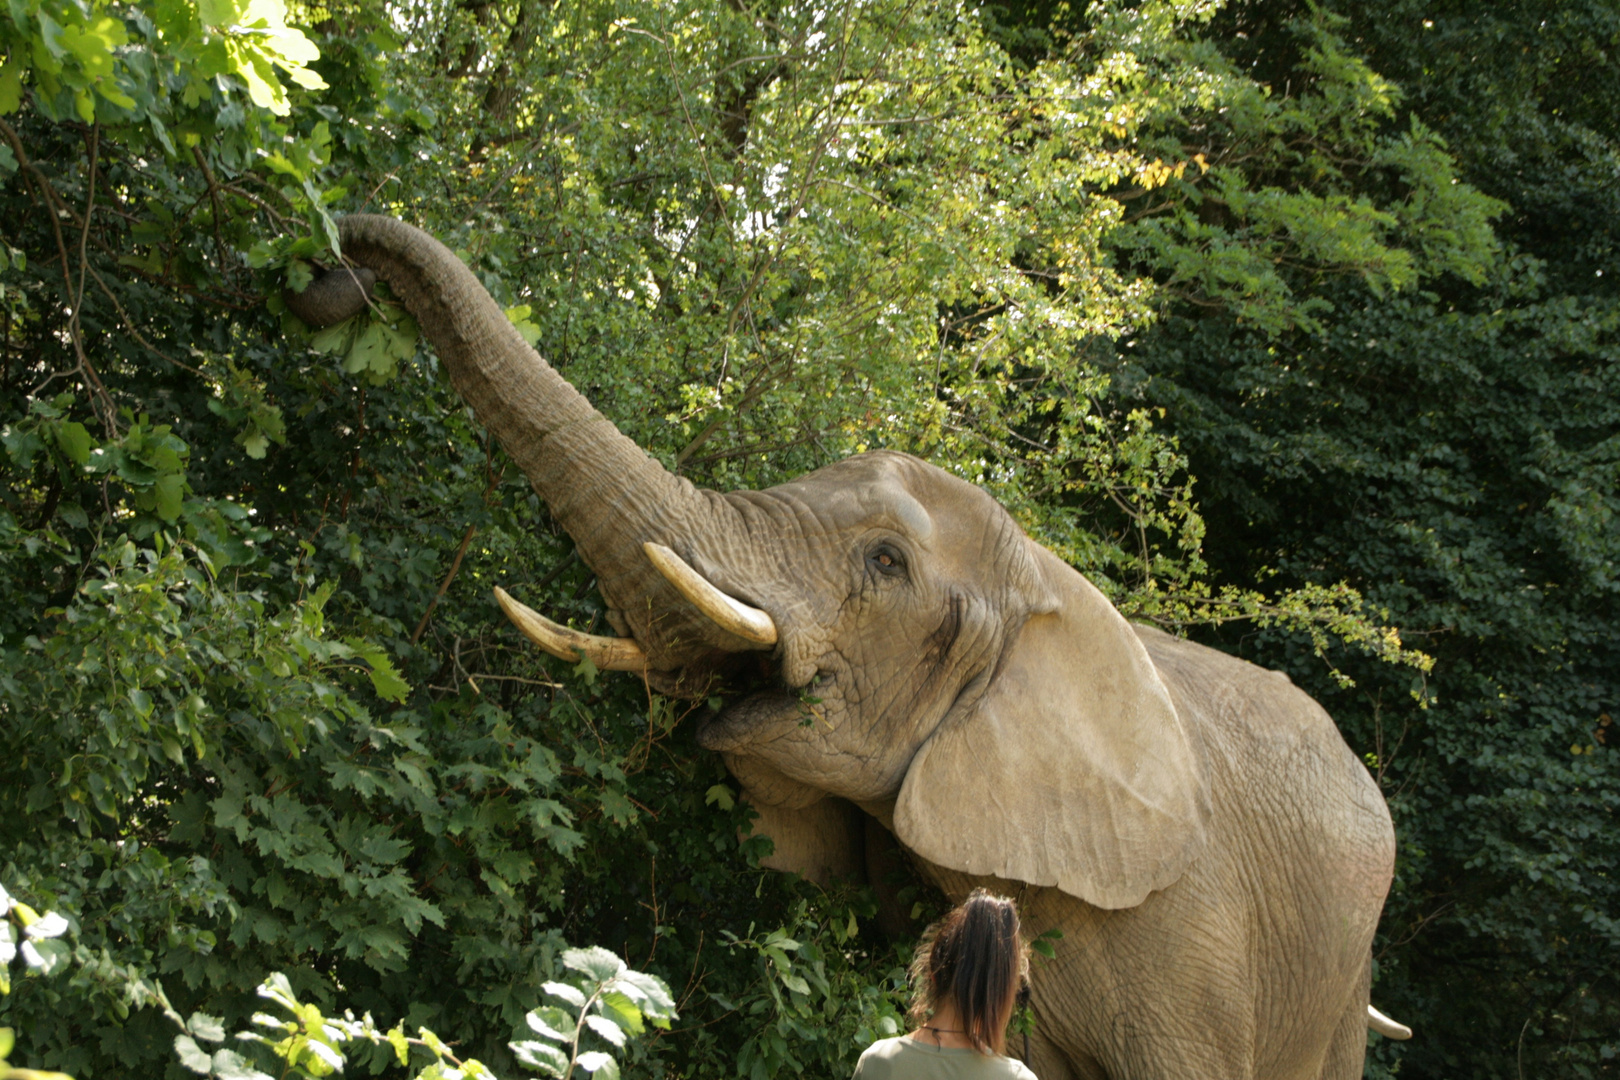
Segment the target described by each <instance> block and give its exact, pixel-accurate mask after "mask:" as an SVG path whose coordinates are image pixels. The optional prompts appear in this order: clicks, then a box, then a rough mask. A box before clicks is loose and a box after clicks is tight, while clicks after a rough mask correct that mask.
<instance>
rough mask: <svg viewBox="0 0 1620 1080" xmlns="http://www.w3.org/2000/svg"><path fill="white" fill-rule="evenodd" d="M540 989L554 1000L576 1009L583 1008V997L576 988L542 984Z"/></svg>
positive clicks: (565, 985)
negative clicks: (561, 1001)
mask: <svg viewBox="0 0 1620 1080" xmlns="http://www.w3.org/2000/svg"><path fill="white" fill-rule="evenodd" d="M540 989H542V990H544V991H545V992H546V993H548V994H550V995H551V996H552V997H554V998H561V999H562V1000H563V1001H566V1002H568V1004H570V1005H572V1006H573V1007H574V1008H576V1009H583V1008H584V1007H585V1001H586V998H585V995H584V994H583V993H581V992H580V991H579V988H578V987H574V986H569V985H568V984H567V983H561V982H548V983H542V984H541V986H540Z"/></svg>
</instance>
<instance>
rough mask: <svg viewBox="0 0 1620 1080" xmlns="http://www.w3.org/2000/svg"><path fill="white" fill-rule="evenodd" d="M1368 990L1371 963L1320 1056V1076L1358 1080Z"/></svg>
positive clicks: (1363, 1054) (1364, 1047) (1364, 1045)
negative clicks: (1321, 1057) (1323, 1055)
mask: <svg viewBox="0 0 1620 1080" xmlns="http://www.w3.org/2000/svg"><path fill="white" fill-rule="evenodd" d="M1371 994H1372V963H1371V961H1369V962H1368V964H1367V969H1366V971H1365V972H1364V973H1363V974H1362V976H1361V980H1360V982H1358V983H1357V984H1356V989H1355V991H1354V992H1353V993H1352V994H1351V995H1350V1004H1349V1006H1348V1007H1347V1008H1346V1009H1345V1010H1344V1013H1343V1014H1342V1015H1341V1016H1340V1017H1339V1024H1338V1026H1337V1027H1336V1028H1334V1029H1333V1038H1332V1040H1331V1041H1329V1043H1328V1050H1327V1056H1326V1057H1324V1058H1323V1059H1322V1072H1321V1080H1361V1075H1362V1068H1363V1066H1364V1065H1365V1064H1366V1057H1367V1001H1368V999H1369V997H1370V996H1371Z"/></svg>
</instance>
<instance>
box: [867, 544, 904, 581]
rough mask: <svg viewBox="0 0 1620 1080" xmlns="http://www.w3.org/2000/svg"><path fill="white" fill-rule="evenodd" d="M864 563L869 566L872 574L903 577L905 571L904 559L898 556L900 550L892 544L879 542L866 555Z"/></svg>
mask: <svg viewBox="0 0 1620 1080" xmlns="http://www.w3.org/2000/svg"><path fill="white" fill-rule="evenodd" d="M866 565H867V566H869V567H871V569H872V572H873V573H874V574H878V575H880V576H882V577H903V576H904V575H905V572H906V561H905V559H903V558H901V557H900V552H899V551H897V550H895V548H894V547H893V546H892V545H889V544H879V545H878V546H877V547H875V548H873V549H872V550H871V551H869V552H868V553H867V555H866Z"/></svg>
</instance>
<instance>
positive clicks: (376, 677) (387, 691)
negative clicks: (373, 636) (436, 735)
mask: <svg viewBox="0 0 1620 1080" xmlns="http://www.w3.org/2000/svg"><path fill="white" fill-rule="evenodd" d="M343 643H344V644H345V645H347V646H349V648H351V649H353V650H354V652H355V655H356V656H358V657H360V659H362V660H364V661H365V662H366V674H367V675H368V676H369V677H370V679H371V688H372V689H373V690H375V691H376V692H377V696H378V697H380V698H382V699H383V700H385V701H394V702H403V701H404V700H405V698H406V697H407V696H409V694H410V692H411V684H410V683H408V682H406V681H405V680H404V678H403V677H401V676H400V674H399V670H398V669H397V668H395V667H394V662H393V661H392V660H390V659H389V657H388V654H387V653H386V652H384V651H383V648H382V646H381V645H377V644H375V643H373V642H370V641H365V640H363V639H361V638H345V639H344V640H343Z"/></svg>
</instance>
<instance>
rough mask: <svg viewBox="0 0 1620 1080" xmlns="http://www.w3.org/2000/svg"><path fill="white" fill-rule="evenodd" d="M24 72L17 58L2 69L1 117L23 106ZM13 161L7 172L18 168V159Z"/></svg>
mask: <svg viewBox="0 0 1620 1080" xmlns="http://www.w3.org/2000/svg"><path fill="white" fill-rule="evenodd" d="M22 71H23V69H22V62H21V61H19V60H17V59H16V58H15V57H13V58H12V59H10V60H7V61H6V64H5V66H4V67H0V116H6V115H8V114H10V113H14V112H16V111H17V108H18V106H19V105H21V104H22ZM6 152H7V153H8V154H9V153H10V152H11V147H10V146H7V147H6ZM11 160H12V166H11V169H10V170H7V171H14V170H15V169H16V167H17V166H16V161H17V159H16V158H12V159H11Z"/></svg>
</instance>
